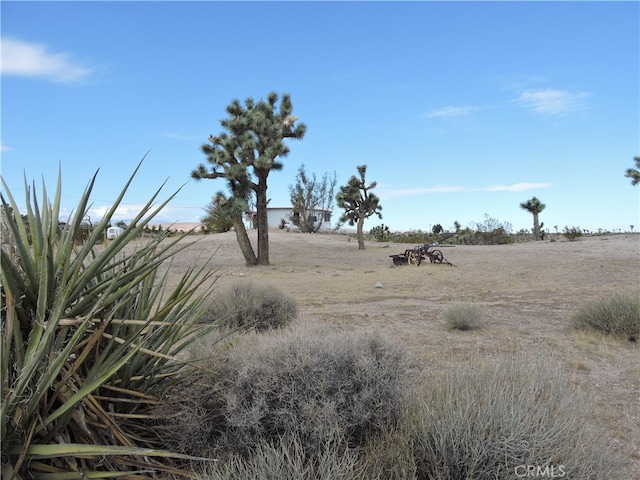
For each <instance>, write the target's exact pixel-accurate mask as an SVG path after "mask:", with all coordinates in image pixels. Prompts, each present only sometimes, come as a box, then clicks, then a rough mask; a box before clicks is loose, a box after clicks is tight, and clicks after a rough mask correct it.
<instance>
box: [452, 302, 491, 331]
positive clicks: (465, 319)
mask: <svg viewBox="0 0 640 480" xmlns="http://www.w3.org/2000/svg"><path fill="white" fill-rule="evenodd" d="M444 318H445V320H446V321H447V324H448V325H449V328H451V329H453V330H474V329H476V328H480V327H481V326H482V321H483V319H484V310H483V309H482V307H481V306H480V305H478V304H476V303H471V302H457V303H453V304H451V305H449V306H448V307H447V308H446V309H445V311H444Z"/></svg>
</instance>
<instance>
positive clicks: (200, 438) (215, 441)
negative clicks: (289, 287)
mask: <svg viewBox="0 0 640 480" xmlns="http://www.w3.org/2000/svg"><path fill="white" fill-rule="evenodd" d="M410 368H411V363H410V361H409V358H408V356H407V354H406V353H405V350H404V349H402V348H401V347H400V346H398V345H396V344H395V343H392V342H391V341H390V340H389V339H387V338H386V337H385V336H384V335H382V334H381V333H380V332H378V331H369V332H360V333H348V332H338V331H336V330H335V329H331V328H329V327H304V326H303V327H299V328H296V329H295V330H288V331H280V332H277V331H273V332H266V333H264V334H260V335H253V334H247V335H244V336H242V338H241V339H240V340H239V341H238V343H237V344H236V345H235V346H234V347H233V348H231V349H229V350H228V351H227V352H226V354H225V355H224V356H221V355H220V356H217V357H215V358H214V359H212V360H211V361H210V365H208V366H207V370H208V371H207V372H204V373H203V374H201V376H200V378H199V379H197V381H195V382H194V379H186V380H185V381H186V382H190V383H191V385H189V386H186V387H185V386H182V387H179V388H176V389H174V390H172V391H170V392H169V393H168V395H167V398H166V402H165V405H164V406H163V407H162V408H161V409H160V411H159V414H160V416H161V417H162V418H164V419H165V426H166V428H167V434H166V435H165V439H166V440H167V441H168V443H169V445H170V446H171V448H175V449H178V450H179V451H181V452H184V453H186V452H191V453H195V452H199V453H198V454H199V455H201V456H214V455H215V456H218V457H219V458H232V457H231V455H237V454H240V455H241V456H243V457H244V458H247V457H251V458H253V457H254V456H255V455H256V452H259V451H260V450H257V449H258V448H262V449H263V450H262V455H265V453H264V452H265V450H264V449H265V448H267V449H268V450H269V451H272V450H273V448H276V450H277V449H278V448H280V446H281V445H280V446H278V445H279V444H278V442H279V441H280V439H281V438H287V439H295V443H294V444H295V445H297V447H296V448H300V449H302V451H303V452H304V455H305V458H311V457H317V456H318V455H320V454H321V453H322V452H323V451H324V450H325V449H326V446H327V444H328V442H329V443H330V442H338V444H339V446H340V447H342V448H343V449H344V448H346V447H347V446H352V447H354V446H359V445H362V444H364V443H365V441H366V440H367V439H369V438H370V437H371V436H372V435H375V434H377V433H379V432H381V431H383V430H384V429H385V428H387V427H388V425H390V424H391V423H393V422H395V421H397V420H398V419H399V418H400V417H401V415H402V411H403V405H404V401H405V394H406V392H407V388H406V382H409V381H410V380H411V375H410V373H409V370H410ZM269 445H270V446H269ZM273 455H276V453H273ZM252 478H256V477H252ZM305 478H306V477H305Z"/></svg>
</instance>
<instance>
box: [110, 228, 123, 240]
mask: <svg viewBox="0 0 640 480" xmlns="http://www.w3.org/2000/svg"><path fill="white" fill-rule="evenodd" d="M122 232H124V230H123V229H122V228H120V227H109V228H107V240H113V239H114V238H118V236H119V235H120V234H121V233H122Z"/></svg>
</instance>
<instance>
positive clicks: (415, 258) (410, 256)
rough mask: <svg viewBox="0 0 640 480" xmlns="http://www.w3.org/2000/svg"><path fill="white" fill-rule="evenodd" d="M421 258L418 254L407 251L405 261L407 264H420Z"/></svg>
mask: <svg viewBox="0 0 640 480" xmlns="http://www.w3.org/2000/svg"><path fill="white" fill-rule="evenodd" d="M421 260H422V258H421V257H420V254H418V253H416V252H413V251H410V252H407V262H408V263H409V265H416V266H418V265H420V262H421Z"/></svg>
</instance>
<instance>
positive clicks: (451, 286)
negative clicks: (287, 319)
mask: <svg viewBox="0 0 640 480" xmlns="http://www.w3.org/2000/svg"><path fill="white" fill-rule="evenodd" d="M251 234H252V235H255V232H251ZM191 238H193V239H198V240H197V242H196V243H195V244H194V245H193V246H191V247H189V248H187V249H186V250H185V251H183V252H181V253H180V254H179V255H178V256H177V257H176V258H175V259H174V262H173V264H172V267H171V270H172V274H171V279H174V280H175V279H177V278H178V277H179V275H180V274H181V273H182V272H183V271H184V269H186V268H187V267H188V266H189V265H190V264H191V263H192V262H194V261H199V262H200V261H203V260H204V259H205V258H206V257H207V256H209V255H210V254H212V253H213V252H214V251H215V252H216V253H215V255H214V256H213V260H212V266H213V268H214V269H216V270H217V273H218V274H219V278H218V279H217V282H218V283H217V286H216V290H215V291H216V292H220V293H222V292H223V291H224V290H225V288H226V287H227V286H229V285H231V284H233V283H235V282H246V281H253V282H256V283H260V284H269V285H272V286H275V287H277V288H279V289H281V290H283V291H284V292H287V293H289V294H291V295H293V296H294V297H295V298H296V299H297V300H298V304H299V307H300V311H301V316H302V317H303V318H304V319H305V320H307V321H312V322H323V323H329V324H335V325H339V326H340V327H342V328H345V327H346V328H354V329H357V328H369V327H379V328H381V329H383V330H385V331H387V332H388V333H390V334H392V335H393V336H395V337H397V338H398V339H400V340H401V341H403V342H404V343H406V345H407V348H408V349H410V350H411V351H412V352H413V353H414V354H415V355H417V356H418V357H419V358H420V359H421V360H422V361H423V365H424V374H425V377H424V378H422V377H421V378H416V382H424V381H427V379H428V377H429V376H430V375H436V374H438V373H439V372H442V371H443V370H444V369H446V368H447V367H448V366H449V365H451V364H456V363H460V362H473V363H478V362H490V361H491V359H492V358H495V356H496V354H497V353H504V352H507V353H509V352H513V353H516V352H525V353H534V352H543V353H544V354H548V355H553V356H554V357H556V358H557V359H558V360H559V361H561V362H563V363H564V364H565V365H566V367H567V368H568V369H569V371H570V372H571V374H572V376H573V382H574V384H575V385H576V386H578V387H579V388H581V389H583V390H584V391H586V392H588V393H590V394H592V395H593V399H594V402H593V409H592V411H590V412H584V413H585V418H587V417H590V418H591V419H592V420H593V421H595V422H597V423H600V424H602V425H604V426H605V427H606V428H607V429H608V430H609V431H610V432H611V433H612V435H613V436H614V438H615V439H616V440H617V442H619V446H620V449H621V450H622V451H623V452H624V454H625V456H626V457H627V458H629V460H630V461H631V462H632V466H631V472H630V475H631V477H630V478H640V350H639V347H638V344H637V343H634V342H630V341H627V340H624V339H615V338H609V337H605V336H600V335H597V334H586V333H580V332H576V331H574V330H572V329H571V328H570V327H569V319H570V317H571V315H572V314H573V313H574V312H575V311H576V310H577V309H578V308H579V306H580V305H581V304H582V303H583V302H584V301H586V300H589V299H592V298H594V297H599V296H604V295H608V294H612V293H614V292H621V293H631V294H635V295H638V294H640V235H632V234H626V235H625V234H622V235H612V236H595V237H583V238H581V239H579V240H577V241H575V242H569V241H566V240H564V239H562V238H560V239H558V240H557V241H554V242H551V241H544V242H530V243H521V244H514V245H499V246H455V247H449V248H447V247H443V248H442V251H443V253H444V255H445V257H446V258H447V259H449V260H450V261H451V262H452V263H454V264H455V265H456V266H455V267H452V266H447V265H444V264H441V265H439V264H430V263H428V262H427V263H423V264H422V265H421V266H419V267H415V266H408V265H405V266H401V267H395V266H393V264H392V262H391V259H390V258H389V255H392V254H397V253H401V252H402V251H404V250H405V249H406V248H411V247H413V246H415V245H413V244H384V243H367V249H366V250H364V251H359V250H358V246H357V242H355V241H351V242H350V241H348V238H347V237H346V236H344V235H320V234H315V235H312V234H301V233H294V232H284V231H280V230H273V231H271V232H270V260H271V265H270V266H266V267H246V266H245V265H244V260H243V257H242V255H241V253H240V250H239V248H238V245H237V242H236V239H235V234H233V233H225V234H217V235H208V236H202V237H191ZM252 240H253V241H254V245H255V240H256V239H255V238H253V239H252ZM170 281H172V280H170ZM376 284H378V286H376ZM380 284H381V288H380ZM455 301H469V302H474V303H478V304H480V305H482V306H483V308H484V311H485V318H486V319H485V323H484V326H483V328H481V329H480V330H474V331H470V332H459V331H451V330H449V329H448V328H447V325H446V322H445V321H444V319H443V318H442V311H443V309H444V308H446V306H447V305H449V304H450V303H451V302H455Z"/></svg>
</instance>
